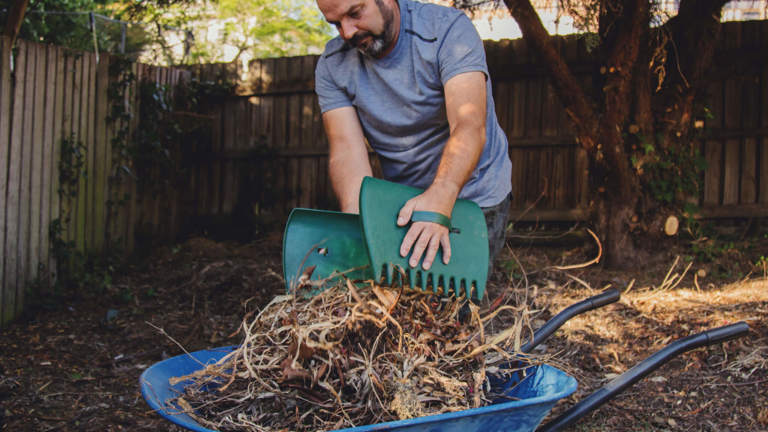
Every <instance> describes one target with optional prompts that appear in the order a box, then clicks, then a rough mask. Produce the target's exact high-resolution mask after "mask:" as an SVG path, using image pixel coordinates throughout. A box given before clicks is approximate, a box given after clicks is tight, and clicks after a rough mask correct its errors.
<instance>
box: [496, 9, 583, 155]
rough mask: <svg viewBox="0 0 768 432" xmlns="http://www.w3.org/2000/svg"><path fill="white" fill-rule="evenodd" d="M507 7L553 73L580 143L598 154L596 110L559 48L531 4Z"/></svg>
mask: <svg viewBox="0 0 768 432" xmlns="http://www.w3.org/2000/svg"><path fill="white" fill-rule="evenodd" d="M504 4H506V5H507V8H508V9H509V12H510V13H511V14H512V17H513V18H515V21H517V24H518V25H519V26H520V30H521V31H522V32H523V38H524V39H525V41H526V42H527V43H528V44H529V45H530V46H531V48H532V49H533V50H535V51H536V52H537V53H538V55H539V56H541V59H542V60H543V61H544V64H545V65H546V66H547V68H548V69H549V71H550V74H551V78H552V85H553V86H554V88H555V91H556V93H557V95H558V96H559V97H560V100H561V102H562V103H563V106H564V108H565V112H566V114H567V115H568V118H569V119H570V120H571V122H572V124H573V126H574V130H575V132H576V137H577V139H578V140H579V143H580V144H581V146H582V147H583V148H584V149H585V150H587V151H589V152H593V151H595V150H596V143H597V135H596V131H597V115H596V112H595V108H594V106H593V104H592V103H591V102H590V100H589V97H588V96H587V94H586V93H585V92H584V89H583V88H582V87H581V85H580V84H579V82H578V81H577V80H576V77H575V76H574V75H573V72H572V71H571V69H570V68H569V67H568V65H567V64H566V63H565V61H564V60H563V57H562V56H561V55H560V53H559V52H558V50H557V49H556V48H555V46H554V44H553V43H552V39H551V37H550V35H549V33H548V32H547V30H546V29H545V28H544V25H543V24H542V23H541V20H540V19H539V16H538V14H537V13H536V11H535V10H534V8H533V5H531V2H530V0H504Z"/></svg>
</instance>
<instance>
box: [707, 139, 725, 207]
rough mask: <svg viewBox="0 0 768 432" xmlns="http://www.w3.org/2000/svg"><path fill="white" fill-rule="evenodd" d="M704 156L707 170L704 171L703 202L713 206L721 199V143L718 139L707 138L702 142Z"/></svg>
mask: <svg viewBox="0 0 768 432" xmlns="http://www.w3.org/2000/svg"><path fill="white" fill-rule="evenodd" d="M704 158H705V160H706V161H707V170H706V171H705V173H704V200H703V204H704V205H707V206H715V205H718V204H719V203H720V200H721V198H720V197H721V182H720V180H721V178H722V177H721V173H722V168H721V167H722V163H723V144H722V143H721V142H720V141H716V140H707V141H706V142H705V143H704Z"/></svg>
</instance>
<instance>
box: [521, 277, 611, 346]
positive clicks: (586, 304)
mask: <svg viewBox="0 0 768 432" xmlns="http://www.w3.org/2000/svg"><path fill="white" fill-rule="evenodd" d="M619 297H620V294H619V290H617V289H616V288H611V289H608V290H605V291H603V292H602V293H600V294H598V295H596V296H592V297H590V298H588V299H586V300H582V301H580V302H578V303H575V304H572V305H570V306H568V307H567V308H565V309H563V310H562V311H561V312H560V313H558V314H557V315H555V316H554V317H552V318H551V319H550V320H549V321H547V322H546V324H544V325H543V326H541V328H540V329H538V330H536V332H535V333H534V334H533V338H532V339H531V340H529V341H528V342H526V344H525V345H523V346H522V347H521V348H520V351H521V352H523V353H530V352H531V350H533V349H534V348H535V347H536V346H537V345H539V344H540V343H542V342H544V341H545V340H546V339H547V338H548V337H549V336H550V335H551V334H552V333H554V332H555V330H557V329H559V328H560V327H562V326H563V324H565V322H566V321H568V320H569V319H571V318H573V317H574V316H576V315H579V314H581V313H584V312H587V311H590V310H592V309H597V308H599V307H602V306H605V305H607V304H611V303H613V302H616V301H617V300H619Z"/></svg>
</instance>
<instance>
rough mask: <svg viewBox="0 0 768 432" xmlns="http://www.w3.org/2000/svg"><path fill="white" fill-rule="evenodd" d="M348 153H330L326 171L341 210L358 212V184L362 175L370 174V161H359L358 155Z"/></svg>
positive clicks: (361, 180)
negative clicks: (353, 155) (353, 156)
mask: <svg viewBox="0 0 768 432" xmlns="http://www.w3.org/2000/svg"><path fill="white" fill-rule="evenodd" d="M349 156H350V155H349V154H347V155H336V156H334V155H331V157H330V158H329V160H328V171H329V173H330V177H331V185H332V186H333V192H334V193H335V194H336V198H337V199H338V200H339V206H340V208H341V211H342V212H345V213H359V212H360V211H359V208H358V207H359V197H360V184H361V183H362V182H363V177H365V176H372V175H373V173H372V170H371V165H370V162H369V161H368V159H367V154H366V159H365V161H364V162H365V163H361V161H360V160H359V157H355V158H352V157H349Z"/></svg>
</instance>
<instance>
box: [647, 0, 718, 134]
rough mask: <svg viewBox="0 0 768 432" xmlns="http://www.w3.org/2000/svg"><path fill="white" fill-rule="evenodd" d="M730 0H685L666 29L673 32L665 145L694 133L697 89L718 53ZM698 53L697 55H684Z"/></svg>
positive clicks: (665, 103)
mask: <svg viewBox="0 0 768 432" xmlns="http://www.w3.org/2000/svg"><path fill="white" fill-rule="evenodd" d="M729 1H730V0H683V1H681V2H680V9H679V12H678V14H677V16H675V17H674V18H672V19H671V20H669V22H667V24H666V25H665V28H666V29H667V30H668V31H669V33H670V34H671V38H670V39H671V40H670V42H669V43H670V45H671V48H670V49H669V51H670V60H669V61H668V62H667V64H668V66H667V69H668V70H667V76H668V77H669V78H668V79H669V82H668V83H667V85H666V86H665V88H666V92H665V95H663V96H662V98H663V100H662V102H660V103H661V104H662V105H663V108H664V110H663V111H662V112H664V113H666V114H664V115H663V116H662V118H661V122H660V124H661V125H662V136H663V137H664V140H663V143H662V145H669V143H670V142H671V141H672V140H675V139H677V138H678V137H683V136H687V135H688V134H689V132H690V128H691V124H692V120H693V110H694V100H695V99H696V97H697V96H698V92H697V89H702V88H705V86H704V85H702V84H703V81H705V80H706V79H707V72H708V71H709V66H710V65H711V64H712V59H713V58H714V54H715V45H716V42H717V37H718V34H719V32H720V16H721V13H722V9H723V7H724V6H725V5H726V4H727V3H728V2H729ZM683 53H696V54H695V55H682V54H683Z"/></svg>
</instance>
